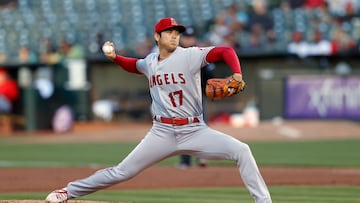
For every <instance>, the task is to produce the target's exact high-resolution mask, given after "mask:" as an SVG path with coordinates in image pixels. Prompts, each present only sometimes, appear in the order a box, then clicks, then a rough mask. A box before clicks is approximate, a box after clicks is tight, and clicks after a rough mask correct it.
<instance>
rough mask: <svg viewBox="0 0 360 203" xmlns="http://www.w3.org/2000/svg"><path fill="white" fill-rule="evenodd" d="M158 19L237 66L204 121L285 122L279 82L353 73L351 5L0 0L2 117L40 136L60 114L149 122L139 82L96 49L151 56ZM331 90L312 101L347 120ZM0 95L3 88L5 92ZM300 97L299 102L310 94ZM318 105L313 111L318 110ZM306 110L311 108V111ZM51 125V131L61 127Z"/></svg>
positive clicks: (356, 11)
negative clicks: (234, 81)
mask: <svg viewBox="0 0 360 203" xmlns="http://www.w3.org/2000/svg"><path fill="white" fill-rule="evenodd" d="M168 16H171V17H174V18H175V19H176V20H177V21H178V22H179V23H181V24H184V25H186V26H187V27H188V28H189V31H191V33H184V35H183V40H185V41H188V42H187V43H194V42H196V45H198V46H211V45H228V46H231V47H233V48H234V49H235V50H236V51H237V53H238V56H239V57H240V61H241V63H242V64H245V66H244V67H245V68H244V72H245V75H246V81H247V84H248V87H247V89H246V91H245V92H244V93H243V94H242V96H241V97H237V98H234V99H229V100H226V101H223V102H222V103H221V104H219V103H214V102H209V103H207V105H206V107H207V110H208V111H209V120H210V121H219V120H225V121H226V122H228V120H229V119H228V118H229V115H230V114H233V113H239V112H246V110H247V109H249V108H247V107H249V106H250V107H256V108H259V109H260V115H257V117H259V116H260V117H261V118H262V119H267V118H273V117H276V116H280V117H281V116H285V110H284V109H285V107H287V108H288V109H293V107H292V106H291V105H290V104H289V105H287V104H288V103H290V102H289V99H287V97H286V96H287V93H284V91H283V90H284V89H285V87H290V86H291V84H290V85H289V84H288V83H286V81H288V80H284V78H285V79H286V78H289V76H292V75H296V74H308V75H316V76H319V75H324V74H328V75H333V76H334V75H339V74H340V75H341V76H344V75H350V74H353V75H356V72H357V71H358V70H359V68H358V67H359V66H360V64H359V62H358V59H357V58H356V57H357V55H359V52H360V1H359V0H0V19H1V20H0V70H1V73H2V75H4V76H5V74H8V76H6V81H7V84H9V82H8V81H9V78H12V79H14V81H16V83H17V84H16V85H18V87H19V89H18V90H17V91H18V92H17V93H16V95H18V96H17V97H16V101H13V100H15V99H12V100H11V102H12V103H14V104H13V106H14V108H13V110H12V111H11V110H10V111H9V110H6V111H5V110H3V112H11V113H15V114H18V115H20V116H21V117H22V118H24V117H25V118H24V119H23V120H25V124H24V125H25V127H23V128H25V129H27V130H33V129H39V128H46V129H48V128H49V127H50V126H51V125H53V126H54V124H51V122H54V123H56V122H55V121H56V120H57V119H58V118H59V120H64V119H63V117H62V116H63V115H65V116H66V115H69V114H70V113H69V112H70V111H71V113H73V114H74V116H73V117H72V118H71V119H68V121H69V122H72V119H75V120H79V121H86V120H91V119H92V117H93V114H95V115H98V116H101V117H102V119H103V120H106V121H111V120H113V115H114V113H116V114H124V113H125V114H128V115H130V117H131V118H135V119H143V118H145V119H149V102H150V99H149V95H148V91H147V86H146V85H147V83H146V81H144V83H143V84H144V85H140V83H139V80H141V79H139V78H134V77H132V76H129V75H126V74H123V73H122V72H120V71H119V70H118V69H114V68H113V67H112V64H111V63H110V62H109V61H108V60H107V59H106V58H105V57H104V55H103V54H102V51H101V46H102V44H103V43H104V42H105V41H113V42H114V43H115V46H116V49H117V50H116V51H117V53H118V54H122V55H125V56H131V57H139V58H142V57H145V56H146V55H147V54H149V53H150V52H153V51H155V50H154V48H156V46H155V41H154V40H153V32H154V30H153V29H154V28H153V26H154V24H155V23H156V22H157V21H158V20H159V19H160V18H162V17H168ZM187 35H188V36H187ZM193 37H195V38H193ZM182 43H183V46H187V45H185V44H184V43H185V42H182ZM289 59H290V60H289ZM212 65H213V66H209V67H210V68H211V71H212V72H211V75H212V77H224V76H227V75H228V74H230V73H229V72H227V70H228V69H226V68H215V67H221V64H216V65H214V64H212ZM4 76H3V78H5V77H4ZM9 76H10V77H9ZM337 79H339V78H337ZM340 79H343V78H341V77H340ZM3 81H4V80H3ZM135 81H137V82H135ZM320 81H327V78H321V79H320ZM349 81H350V82H349V84H350V85H349V86H348V87H346V88H348V89H351V91H348V92H359V91H358V87H360V85H359V86H357V85H356V84H357V83H356V82H359V83H360V78H356V79H354V80H349ZM352 81H354V82H352ZM332 83H333V82H332ZM342 83H343V84H345V82H344V81H343V82H342ZM352 83H354V84H352ZM4 84H5V83H4ZM305 84H307V82H305ZM321 84H322V82H321ZM327 84H328V83H326V85H327ZM334 84H335V83H334ZM326 85H325V87H328V86H326ZM336 87H339V92H340V93H338V94H337V95H340V96H339V97H338V98H332V97H331V96H329V95H328V94H327V93H328V92H327V91H326V90H327V89H326V88H325V89H324V92H320V93H318V94H319V95H320V96H319V98H320V97H321V98H320V99H318V101H321V102H324V103H326V104H334V105H335V104H336V105H335V106H334V108H335V109H336V112H337V111H338V109H337V108H338V106H339V105H337V104H341V105H342V104H343V102H344V101H350V102H347V103H346V104H344V105H343V106H344V107H346V108H344V109H345V110H344V109H343V111H346V112H354V111H353V109H356V108H357V105H358V106H360V100H359V99H358V98H360V97H358V96H357V94H348V93H346V91H347V90H346V88H345V87H344V88H343V87H340V86H339V85H337V86H336V85H335V86H334V88H336ZM1 89H2V90H7V91H8V90H9V88H8V86H5V85H2V87H0V90H1ZM317 89H319V90H321V87H318V88H317ZM310 90H311V89H310ZM345 90H346V91H345ZM304 91H305V90H304ZM306 91H307V90H306ZM306 91H305V93H304V98H305V99H307V97H308V96H307V95H309V94H310V93H311V92H310V93H308V92H306ZM0 94H1V92H0ZM7 94H8V93H7ZM295 96H296V95H295ZM350 97H351V98H350ZM352 97H354V98H352ZM14 98H15V97H14ZM326 99H328V100H329V101H327V100H326ZM334 101H336V102H334ZM358 101H359V102H358ZM321 102H319V104H316V105H317V106H321V107H323V106H324V105H323V103H321ZM1 103H2V104H3V105H1V106H5V107H9V105H8V104H4V102H1ZM303 103H306V102H303ZM310 103H311V102H310ZM215 104H216V105H215ZM270 104H271V105H270ZM348 104H351V105H350V106H349V105H348ZM353 104H354V105H353ZM355 104H356V105H355ZM64 105H66V107H67V108H62V107H64ZM346 105H348V106H346ZM317 106H316V108H320V107H317ZM92 108H93V109H92ZM304 108H305V107H304ZM309 108H311V109H310V111H312V112H315V110H316V109H315V108H314V105H312V104H311V105H310V106H309ZM91 109H92V110H91ZM251 109H254V108H251ZM314 109H315V110H314ZM321 109H322V108H321ZM349 109H350V110H349ZM14 110H15V111H14ZM58 110H60V111H58ZM256 110H258V109H256ZM91 111H92V112H91ZM98 111H99V112H100V113H99V112H98ZM343 111H342V112H343ZM257 112H258V111H257ZM299 112H302V111H301V110H299ZM224 113H225V114H224ZM315 113H317V112H315ZM244 114H245V113H244ZM58 115H59V116H58ZM222 115H225V116H223V117H222ZM314 115H315V114H314ZM358 115H360V112H359V113H356V115H355V114H354V115H353V114H351V115H350V116H348V117H350V118H356V119H358V118H359V116H358ZM237 116H238V115H237ZM306 116H307V115H306ZM326 116H328V115H325V116H324V115H320V116H319V115H318V114H316V115H315V116H313V115H311V116H310V117H311V118H313V117H316V118H319V117H321V118H325V117H326ZM0 117H1V113H0ZM67 117H69V116H67ZM238 117H239V119H240V120H242V119H243V116H242V115H241V116H238ZM294 117H296V116H294ZM300 117H301V116H300ZM328 117H331V116H328ZM333 117H334V116H333ZM333 117H331V118H333ZM335 117H336V118H339V117H340V118H346V116H344V114H336V115H335ZM212 118H214V119H212ZM239 119H238V120H239ZM69 122H67V123H69ZM23 123H24V122H23ZM60 123H61V125H62V126H60V127H59V128H60V129H62V128H65V127H66V125H63V124H64V122H60ZM67 123H66V122H65V124H67ZM0 126H1V119H0ZM64 126H65V127H64Z"/></svg>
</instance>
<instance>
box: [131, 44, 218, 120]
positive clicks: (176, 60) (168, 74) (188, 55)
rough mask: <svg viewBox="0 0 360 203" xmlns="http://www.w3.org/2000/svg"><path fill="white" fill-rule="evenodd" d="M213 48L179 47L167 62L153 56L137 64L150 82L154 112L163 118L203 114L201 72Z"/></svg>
mask: <svg viewBox="0 0 360 203" xmlns="http://www.w3.org/2000/svg"><path fill="white" fill-rule="evenodd" d="M212 48H213V47H205V48H200V47H190V48H182V47H178V48H176V50H175V51H174V52H173V53H172V54H171V55H170V56H169V57H168V58H166V59H164V60H160V61H159V60H158V56H159V53H152V54H149V55H148V56H147V57H146V58H145V59H140V60H138V62H137V64H136V65H137V69H138V70H139V71H140V72H142V73H143V74H144V75H145V76H146V77H147V78H148V80H149V88H150V94H151V97H152V99H153V101H152V106H151V112H152V113H153V115H158V116H162V117H168V118H172V117H183V118H186V117H192V116H200V115H201V114H202V112H203V111H202V103H201V102H202V101H201V97H202V93H201V77H200V69H201V67H204V66H206V65H207V62H206V60H205V58H206V55H207V53H208V52H209V51H210V50H211V49H212Z"/></svg>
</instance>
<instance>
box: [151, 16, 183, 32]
mask: <svg viewBox="0 0 360 203" xmlns="http://www.w3.org/2000/svg"><path fill="white" fill-rule="evenodd" d="M170 28H175V29H177V30H179V32H180V33H182V32H184V31H185V30H186V27H185V26H183V25H181V24H179V23H177V22H176V20H175V19H174V18H162V19H160V20H159V21H158V22H157V23H156V25H155V32H156V33H160V32H162V31H164V30H167V29H170Z"/></svg>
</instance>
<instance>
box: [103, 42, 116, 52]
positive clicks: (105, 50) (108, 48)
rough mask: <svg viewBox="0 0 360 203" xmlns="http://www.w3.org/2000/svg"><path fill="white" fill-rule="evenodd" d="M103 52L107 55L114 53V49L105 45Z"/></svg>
mask: <svg viewBox="0 0 360 203" xmlns="http://www.w3.org/2000/svg"><path fill="white" fill-rule="evenodd" d="M102 50H103V52H104V53H105V54H110V53H112V52H113V51H114V47H113V46H111V45H108V44H105V45H104V46H103V47H102Z"/></svg>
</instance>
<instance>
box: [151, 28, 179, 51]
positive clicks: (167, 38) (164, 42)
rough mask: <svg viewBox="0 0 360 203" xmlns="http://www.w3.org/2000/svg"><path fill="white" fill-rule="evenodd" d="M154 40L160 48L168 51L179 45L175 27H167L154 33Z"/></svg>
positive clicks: (177, 32)
mask: <svg viewBox="0 0 360 203" xmlns="http://www.w3.org/2000/svg"><path fill="white" fill-rule="evenodd" d="M155 40H156V41H157V43H158V46H159V48H160V49H161V48H165V49H167V50H169V51H173V50H175V49H176V47H178V46H179V41H180V32H179V31H178V30H176V29H169V30H165V31H163V32H161V33H160V34H158V33H155Z"/></svg>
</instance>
